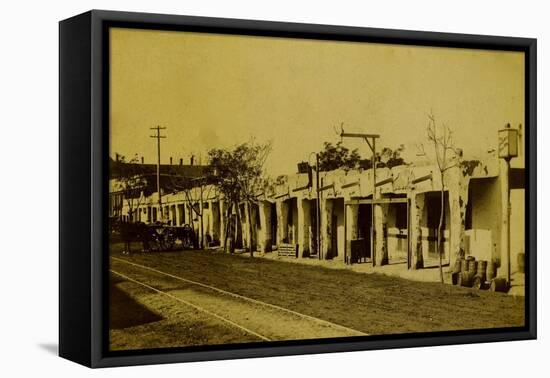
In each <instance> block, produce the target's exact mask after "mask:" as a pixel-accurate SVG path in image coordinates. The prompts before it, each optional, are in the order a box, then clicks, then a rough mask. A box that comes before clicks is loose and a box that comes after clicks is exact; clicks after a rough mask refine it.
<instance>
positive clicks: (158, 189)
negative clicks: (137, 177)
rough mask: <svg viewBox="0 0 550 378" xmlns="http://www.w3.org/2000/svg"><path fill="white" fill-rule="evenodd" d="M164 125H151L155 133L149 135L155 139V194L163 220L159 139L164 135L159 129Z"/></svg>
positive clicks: (163, 128) (162, 128)
mask: <svg viewBox="0 0 550 378" xmlns="http://www.w3.org/2000/svg"><path fill="white" fill-rule="evenodd" d="M165 129H166V127H160V126H157V127H151V130H156V132H157V135H151V138H156V139H157V194H158V204H159V211H160V218H161V219H162V220H163V221H164V212H163V211H162V195H161V193H160V140H161V139H162V138H166V136H164V135H160V130H165Z"/></svg>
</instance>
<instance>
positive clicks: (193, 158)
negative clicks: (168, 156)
mask: <svg viewBox="0 0 550 378" xmlns="http://www.w3.org/2000/svg"><path fill="white" fill-rule="evenodd" d="M194 161H195V155H191V165H193V162H194Z"/></svg>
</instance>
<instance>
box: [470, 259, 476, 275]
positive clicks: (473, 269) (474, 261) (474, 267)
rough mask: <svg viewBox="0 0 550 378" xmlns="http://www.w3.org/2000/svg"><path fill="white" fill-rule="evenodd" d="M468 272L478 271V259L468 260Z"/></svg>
mask: <svg viewBox="0 0 550 378" xmlns="http://www.w3.org/2000/svg"><path fill="white" fill-rule="evenodd" d="M468 272H471V273H473V274H476V272H477V261H476V260H470V261H468Z"/></svg>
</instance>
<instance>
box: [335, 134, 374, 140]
mask: <svg viewBox="0 0 550 378" xmlns="http://www.w3.org/2000/svg"><path fill="white" fill-rule="evenodd" d="M340 136H341V137H343V138H363V139H364V138H380V135H379V134H363V133H340Z"/></svg>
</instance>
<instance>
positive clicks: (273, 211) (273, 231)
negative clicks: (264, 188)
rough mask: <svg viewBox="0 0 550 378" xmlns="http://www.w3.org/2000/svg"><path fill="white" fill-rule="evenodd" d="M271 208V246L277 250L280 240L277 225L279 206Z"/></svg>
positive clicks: (273, 205) (272, 205)
mask: <svg viewBox="0 0 550 378" xmlns="http://www.w3.org/2000/svg"><path fill="white" fill-rule="evenodd" d="M270 206H271V211H270V212H269V213H270V217H271V222H270V224H271V244H272V247H273V248H275V247H276V246H277V240H279V239H278V238H277V227H278V224H277V206H276V205H275V204H274V203H272V204H270ZM273 248H272V249H273Z"/></svg>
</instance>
